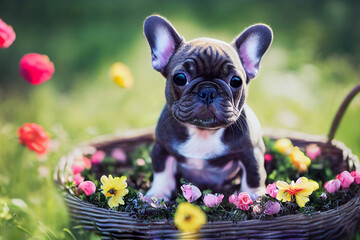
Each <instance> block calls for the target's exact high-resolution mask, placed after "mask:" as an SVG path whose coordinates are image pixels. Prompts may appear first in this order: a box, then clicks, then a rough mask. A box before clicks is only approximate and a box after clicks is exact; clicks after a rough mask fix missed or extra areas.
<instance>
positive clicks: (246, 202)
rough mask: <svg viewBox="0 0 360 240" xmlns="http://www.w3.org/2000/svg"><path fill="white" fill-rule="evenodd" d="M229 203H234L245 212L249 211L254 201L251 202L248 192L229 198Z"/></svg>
mask: <svg viewBox="0 0 360 240" xmlns="http://www.w3.org/2000/svg"><path fill="white" fill-rule="evenodd" d="M229 202H231V203H233V204H234V205H235V206H236V207H237V208H240V209H241V210H243V211H247V210H249V207H250V205H251V204H253V201H252V200H251V198H250V196H249V194H247V193H246V192H243V193H240V194H239V195H238V196H236V194H233V195H231V196H230V197H229Z"/></svg>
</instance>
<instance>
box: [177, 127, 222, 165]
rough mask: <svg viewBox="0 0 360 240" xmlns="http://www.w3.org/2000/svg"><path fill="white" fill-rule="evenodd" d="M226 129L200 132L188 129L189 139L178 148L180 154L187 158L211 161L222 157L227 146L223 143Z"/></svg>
mask: <svg viewBox="0 0 360 240" xmlns="http://www.w3.org/2000/svg"><path fill="white" fill-rule="evenodd" d="M224 130H225V129H223V128H222V129H219V130H214V131H210V130H199V129H196V128H188V131H189V139H188V140H187V141H186V142H185V143H183V144H181V145H180V146H178V152H179V154H181V155H182V156H184V157H186V158H193V159H203V160H205V159H210V158H214V157H217V156H220V155H221V154H222V153H223V152H224V151H225V150H226V146H225V145H224V144H223V142H222V141H221V137H222V135H223V133H224Z"/></svg>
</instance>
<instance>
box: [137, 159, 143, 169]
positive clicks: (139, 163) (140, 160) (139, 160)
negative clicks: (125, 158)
mask: <svg viewBox="0 0 360 240" xmlns="http://www.w3.org/2000/svg"><path fill="white" fill-rule="evenodd" d="M136 164H137V165H138V166H140V167H141V166H144V165H145V160H144V159H142V158H138V159H136Z"/></svg>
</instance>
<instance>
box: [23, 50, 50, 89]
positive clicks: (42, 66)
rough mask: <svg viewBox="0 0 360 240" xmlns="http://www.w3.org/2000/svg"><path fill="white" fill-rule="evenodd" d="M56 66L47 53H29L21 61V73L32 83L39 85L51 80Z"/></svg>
mask: <svg viewBox="0 0 360 240" xmlns="http://www.w3.org/2000/svg"><path fill="white" fill-rule="evenodd" d="M54 71H55V67H54V64H53V63H52V62H51V61H50V59H49V57H48V56H46V55H41V54H38V53H28V54H26V55H25V56H23V57H22V59H21V61H20V74H21V76H23V78H25V80H26V81H28V82H29V83H31V84H32V85H39V84H41V83H43V82H45V81H47V80H49V79H50V78H51V77H52V75H53V74H54Z"/></svg>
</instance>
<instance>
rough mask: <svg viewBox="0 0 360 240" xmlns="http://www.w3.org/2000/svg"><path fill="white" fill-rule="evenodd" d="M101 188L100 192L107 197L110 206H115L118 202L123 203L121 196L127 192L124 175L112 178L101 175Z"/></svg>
mask: <svg viewBox="0 0 360 240" xmlns="http://www.w3.org/2000/svg"><path fill="white" fill-rule="evenodd" d="M100 180H101V183H102V185H101V189H102V193H103V194H104V195H105V197H106V198H109V201H108V205H109V206H110V207H111V208H112V207H117V206H119V204H121V205H124V204H125V202H124V200H123V197H124V196H125V195H126V194H128V192H129V190H127V189H126V187H127V183H126V177H125V176H122V177H121V178H119V177H115V178H113V177H112V176H111V175H109V178H108V177H106V176H105V175H103V176H102V177H101V179H100Z"/></svg>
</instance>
